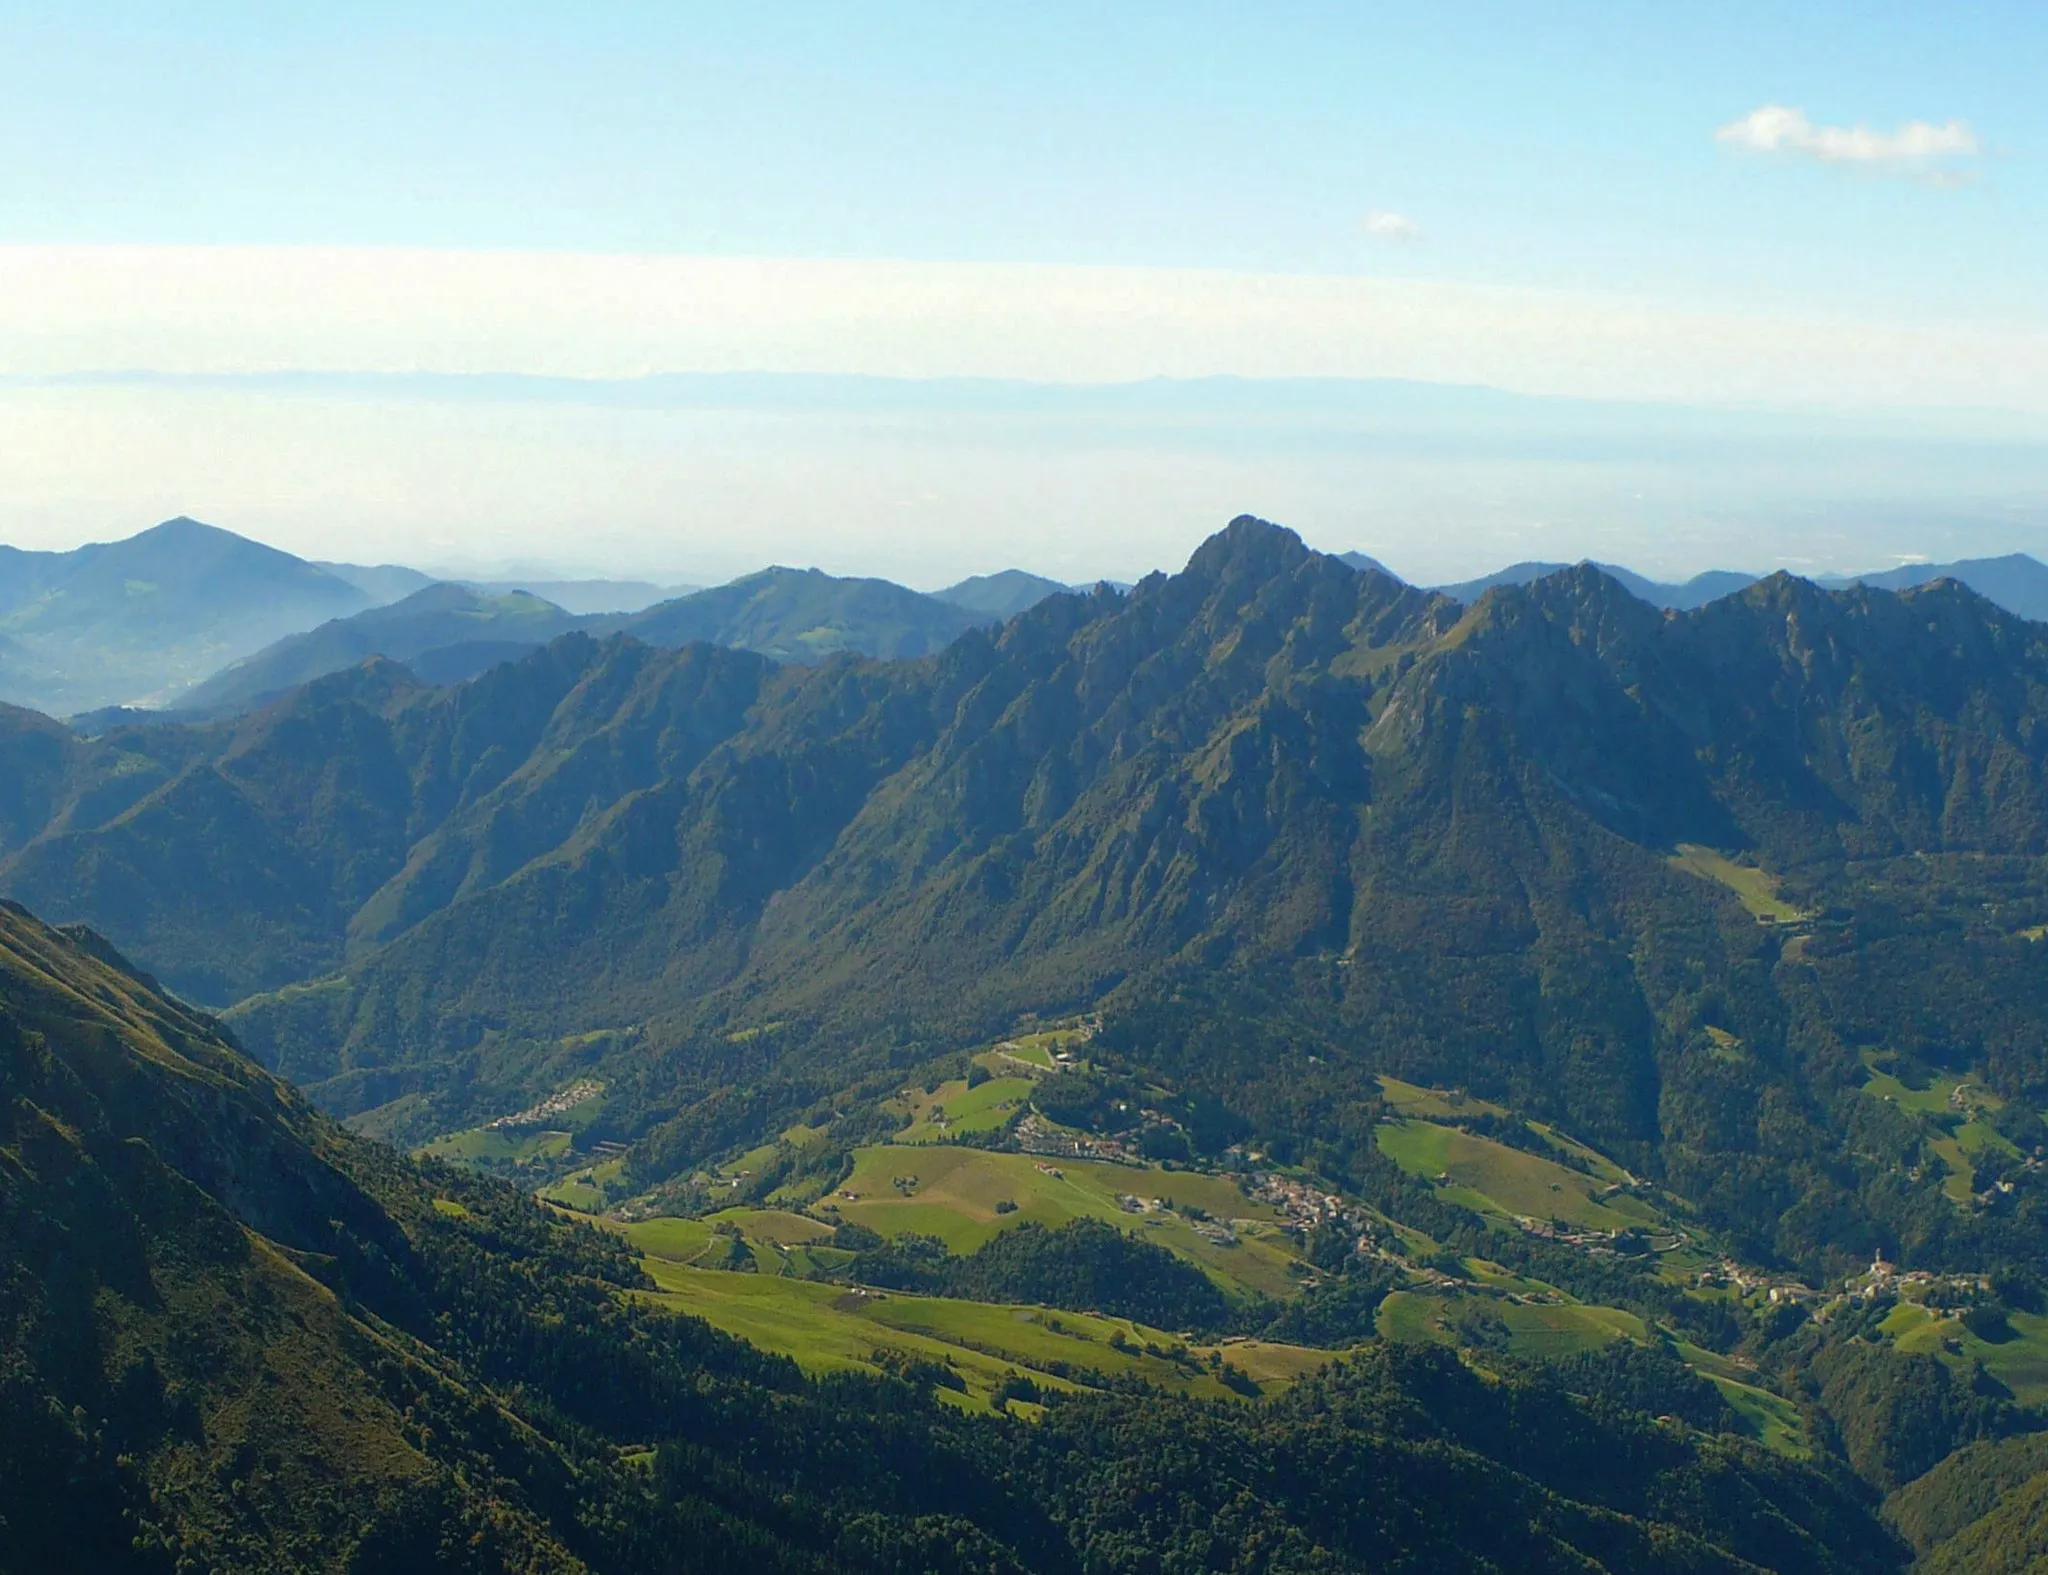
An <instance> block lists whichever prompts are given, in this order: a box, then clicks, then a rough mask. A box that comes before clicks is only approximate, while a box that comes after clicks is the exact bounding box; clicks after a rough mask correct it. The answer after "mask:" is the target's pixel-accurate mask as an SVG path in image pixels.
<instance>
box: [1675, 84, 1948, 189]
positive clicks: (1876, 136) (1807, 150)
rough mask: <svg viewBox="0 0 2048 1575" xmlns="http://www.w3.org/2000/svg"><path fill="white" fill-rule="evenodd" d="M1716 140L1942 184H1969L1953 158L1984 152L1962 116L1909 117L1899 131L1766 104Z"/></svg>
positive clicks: (1717, 134) (1749, 149) (1721, 132)
mask: <svg viewBox="0 0 2048 1575" xmlns="http://www.w3.org/2000/svg"><path fill="white" fill-rule="evenodd" d="M1714 140H1715V141H1716V142H1719V143H1722V144H1723V145H1725V146H1727V147H1732V148H1740V149H1741V150H1742V151H1743V152H1745V153H1766V154H1781V155H1785V156H1788V157H1793V158H1807V159H1813V160H1816V161H1817V162H1819V163H1822V164H1844V165H1851V166H1855V167H1857V168H1861V169H1867V170H1874V171H1876V172H1878V173H1880V174H1885V175H1905V176H1910V177H1913V178H1915V179H1918V180H1922V181H1925V182H1926V183H1928V184H1930V185H1936V186H1957V185H1962V184H1965V183H1966V182H1967V181H1968V180H1969V179H1970V178H1971V176H1970V173H1969V172H1966V171H1963V170H1959V169H1957V168H1956V167H1955V165H1954V164H1953V163H1952V162H1946V161H1953V160H1956V159H1973V158H1976V157H1978V156H1979V155H1980V154H1982V153H1983V151H1984V146H1983V143H1982V142H1980V141H1979V140H1978V137H1977V133H1976V132H1974V131H1972V130H1971V129H1970V128H1969V126H1967V125H1966V124H1964V123H1963V122H1962V121H1960V120H1949V121H1944V122H1943V123H1942V124H1940V125H1936V124H1935V123H1934V122H1932V121H1928V120H1909V121H1906V122H1905V123H1904V124H1902V125H1901V126H1900V127H1899V128H1898V129H1897V130H1896V131H1873V130H1871V129H1870V127H1868V126H1816V125H1815V124H1814V123H1813V122H1812V121H1811V120H1809V119H1807V117H1806V111H1805V110H1803V109H1790V108H1787V107H1786V106H1785V105H1783V104H1765V105H1763V106H1762V107H1761V108H1759V109H1753V110H1751V111H1750V112H1749V113H1748V114H1747V115H1744V116H1743V117H1742V118H1741V119H1740V120H1732V121H1730V122H1729V123H1728V124H1727V125H1725V126H1723V127H1721V129H1720V130H1718V131H1716V132H1715V133H1714Z"/></svg>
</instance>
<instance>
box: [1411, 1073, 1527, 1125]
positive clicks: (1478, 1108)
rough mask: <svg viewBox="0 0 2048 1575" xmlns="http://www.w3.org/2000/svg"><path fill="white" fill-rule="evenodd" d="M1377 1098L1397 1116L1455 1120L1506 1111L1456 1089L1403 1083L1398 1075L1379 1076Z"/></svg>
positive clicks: (1488, 1101) (1505, 1113)
mask: <svg viewBox="0 0 2048 1575" xmlns="http://www.w3.org/2000/svg"><path fill="white" fill-rule="evenodd" d="M1380 1097H1381V1098H1382V1099H1384V1100H1385V1101H1386V1102H1387V1108H1388V1109H1389V1110H1392V1111H1394V1112H1395V1113H1396V1114H1397V1115H1403V1116H1417V1117H1420V1118H1422V1119H1423V1120H1435V1121H1456V1120H1458V1119H1459V1118H1460V1117H1463V1116H1482V1115H1483V1116H1505V1115H1507V1114H1509V1111H1508V1108H1507V1107H1506V1106H1505V1105H1496V1104H1494V1103H1492V1102H1491V1101H1490V1100H1485V1099H1477V1098H1474V1097H1473V1096H1472V1095H1470V1094H1464V1093H1459V1092H1457V1091H1456V1090H1447V1089H1441V1088H1424V1087H1422V1086H1421V1085H1420V1084H1419V1083H1404V1082H1402V1081H1401V1080H1400V1079H1399V1078H1398V1077H1384V1076H1383V1077H1381V1078H1380Z"/></svg>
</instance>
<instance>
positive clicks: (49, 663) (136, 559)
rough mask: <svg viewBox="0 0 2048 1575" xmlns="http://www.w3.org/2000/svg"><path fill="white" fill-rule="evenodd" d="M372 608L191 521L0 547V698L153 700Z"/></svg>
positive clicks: (95, 702) (283, 559) (323, 579)
mask: <svg viewBox="0 0 2048 1575" xmlns="http://www.w3.org/2000/svg"><path fill="white" fill-rule="evenodd" d="M369 602H370V597H369V596H367V595H366V594H365V593H364V592H363V591H362V590H361V589H360V588H359V587H357V586H355V585H351V584H350V583H348V582H347V581H346V580H343V579H340V578H338V577H337V576H335V575H333V574H330V573H328V572H327V571H326V570H324V569H321V568H319V567H317V566H316V565H314V564H311V563H307V562H306V561H304V560H303V559H300V558H295V557H293V556H292V555H291V554H290V553H286V552H279V551H277V550H276V549H275V548H272V547H265V546H263V545H262V544H260V543H258V542H253V541H249V540H246V539H245V538H243V537H241V536H237V535H235V534H234V533H233V532H231V531H224V530H217V529H215V528H214V527H213V526H210V525H202V524H200V523H199V522H198V521H196V520H190V519H183V518H180V519H174V520H167V521H165V522H164V523H163V524H161V525H158V526H156V527H154V528H153V529H150V530H146V531H143V532H142V533H141V534H140V535H137V536H131V537H129V538H128V539H127V540H125V541H116V542H102V543H95V544H93V545H91V546H86V547H80V548H77V549H76V550H75V551H71V552H23V551H20V550H18V549H15V548H12V547H6V548H0V636H5V637H7V638H8V639H10V640H12V641H13V642H14V645H15V646H16V647H18V648H19V651H18V653H16V652H8V653H5V654H4V655H0V699H7V700H12V701H14V702H16V703H18V704H23V705H32V706H34V707H36V708H37V709H38V710H45V711H53V712H58V713H63V712H70V711H87V710H92V709H95V708H97V707H100V706H107V705H119V704H124V703H129V702H136V701H155V702H159V703H160V702H161V701H162V700H164V699H166V698H169V697H172V696H175V695H176V694H178V693H179V692H181V691H182V690H183V689H185V688H186V687H188V686H189V685H191V684H193V683H196V682H197V681H198V680H199V679H201V678H204V677H205V676H206V675H207V674H208V673H211V672H213V671H215V670H216V669H218V668H219V667H220V666H221V665H222V664H223V663H225V662H230V661H234V660H236V659H237V658H239V657H243V656H246V655H248V654H250V653H251V652H253V651H258V650H261V649H262V648H263V647H264V646H266V645H268V644H270V643H271V641H273V640H276V639H278V638H280V637H281V636H283V635H286V634H291V633H295V632H297V631H298V630H301V629H306V628H310V627H311V626H313V625H314V624H317V623H319V622H321V621H322V620H324V619H328V618H334V617H340V616H345V615H347V614H349V613H352V612H357V611H360V610H361V609H362V608H364V607H365V606H367V605H368V604H369Z"/></svg>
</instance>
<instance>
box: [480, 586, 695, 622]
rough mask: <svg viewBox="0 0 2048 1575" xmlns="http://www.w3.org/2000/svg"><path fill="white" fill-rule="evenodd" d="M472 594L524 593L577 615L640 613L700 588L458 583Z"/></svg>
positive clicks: (499, 594)
mask: <svg viewBox="0 0 2048 1575" xmlns="http://www.w3.org/2000/svg"><path fill="white" fill-rule="evenodd" d="M458 583H459V584H462V585H467V586H468V587H469V588H470V589H471V590H473V591H480V592H482V593H483V594H484V595H486V596H503V595H505V594H507V593H508V592H511V591H524V592H526V594H528V595H529V596H538V597H539V598H540V599H541V600H542V601H547V602H553V603H554V604H555V605H556V606H557V607H559V608H561V609H562V611H564V612H567V613H575V614H577V615H578V616H583V617H587V616H595V615H600V614H604V613H636V612H644V611H645V610H646V609H647V608H649V607H652V606H653V605H654V604H655V603H656V602H665V601H673V600H674V599H675V598H676V597H678V596H688V595H690V594H691V593H692V592H694V591H697V590H699V589H700V588H701V587H699V586H695V585H656V584H655V583H654V582H653V581H652V580H533V579H527V580H519V579H512V580H462V581H459V582H458Z"/></svg>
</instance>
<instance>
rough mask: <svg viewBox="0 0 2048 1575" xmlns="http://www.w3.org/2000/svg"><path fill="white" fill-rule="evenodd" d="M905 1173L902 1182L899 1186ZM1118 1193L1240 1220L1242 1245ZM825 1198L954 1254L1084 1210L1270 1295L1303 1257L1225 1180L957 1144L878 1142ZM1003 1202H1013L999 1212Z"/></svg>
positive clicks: (877, 1225) (1265, 1211)
mask: <svg viewBox="0 0 2048 1575" xmlns="http://www.w3.org/2000/svg"><path fill="white" fill-rule="evenodd" d="M911 1177H915V1178H916V1180H915V1183H914V1184H910V1178H911ZM899 1179H900V1180H902V1181H904V1182H905V1183H906V1184H905V1185H903V1186H900V1187H899V1186H898V1185H896V1183H897V1181H898V1180H899ZM844 1193H851V1194H853V1196H852V1197H851V1198H848V1197H845V1196H843V1195H841V1194H844ZM1120 1195H1129V1196H1132V1197H1137V1198H1146V1199H1153V1200H1158V1201H1162V1202H1167V1203H1171V1204H1173V1205H1174V1206H1175V1207H1176V1208H1184V1207H1188V1206H1192V1207H1195V1208H1199V1209H1201V1210H1203V1211H1205V1212H1206V1213H1208V1214H1209V1215H1210V1216H1212V1217H1213V1218H1215V1219H1219V1220H1236V1221H1242V1222H1245V1223H1243V1224H1241V1225H1239V1226H1238V1230H1237V1234H1238V1244H1237V1245H1236V1246H1234V1247H1231V1246H1223V1245H1219V1244H1218V1243H1216V1242H1212V1241H1210V1240H1208V1239H1207V1238H1206V1237H1204V1236H1202V1235H1201V1234H1200V1233H1199V1232H1197V1231H1196V1230H1195V1228H1194V1225H1193V1223H1192V1222H1190V1221H1189V1220H1188V1218H1187V1217H1186V1216H1185V1215H1183V1214H1179V1213H1168V1212H1164V1211H1155V1212H1150V1213H1145V1214H1132V1213H1129V1212H1127V1211H1126V1210H1124V1209H1123V1208H1122V1207H1121V1206H1120V1205H1119V1203H1118V1201H1117V1200H1118V1197H1119V1196H1120ZM826 1201H827V1202H828V1203H829V1204H830V1205H831V1206H832V1207H834V1208H836V1209H838V1211H839V1213H840V1215H841V1217H843V1218H845V1219H848V1220H852V1221H854V1222H856V1223H858V1224H861V1225H865V1226H867V1227H869V1228H870V1229H872V1230H876V1231H880V1232H881V1233H882V1234H883V1235H884V1236H901V1235H906V1234H912V1233H915V1234H920V1235H927V1236H937V1237H938V1238H939V1239H940V1240H942V1241H944V1242H945V1243H946V1245H947V1246H948V1247H949V1248H951V1249H952V1250H953V1251H954V1252H957V1253H970V1252H973V1251H974V1250H975V1249H976V1248H977V1247H979V1246H981V1244H982V1243H983V1242H985V1241H988V1240H989V1239H990V1238H991V1237H993V1236H995V1235H996V1234H997V1233H998V1232H1000V1231H1003V1230H1006V1229H1010V1228H1012V1227H1014V1226H1017V1225H1021V1224H1024V1223H1026V1222H1035V1223H1038V1224H1041V1225H1046V1226H1053V1227H1057V1226H1060V1225H1064V1224H1066V1223H1067V1222H1068V1221H1069V1220H1074V1219H1081V1218H1092V1219H1100V1220H1107V1221H1109V1222H1110V1223H1111V1224H1113V1225H1116V1226H1118V1227H1119V1228H1121V1229H1124V1230H1128V1231H1134V1232H1142V1233H1143V1235H1144V1237H1145V1239H1146V1240H1147V1241H1152V1242H1156V1243H1158V1244H1159V1245H1160V1246H1162V1247H1166V1248H1169V1249H1170V1250H1172V1251H1174V1252H1178V1253H1180V1254H1181V1255H1182V1256H1184V1257H1186V1258H1189V1259H1191V1260H1192V1261H1193V1262H1195V1263H1197V1264H1199V1265H1200V1266H1201V1267H1202V1268H1204V1269H1206V1270H1208V1271H1209V1272H1210V1274H1211V1275H1212V1276H1213V1277H1214V1278H1216V1279H1217V1280H1219V1282H1221V1283H1222V1284H1224V1285H1225V1286H1226V1287H1229V1286H1238V1287H1244V1288H1248V1289H1252V1290H1256V1291H1259V1292H1261V1293H1263V1294H1265V1295H1269V1296H1289V1295H1292V1294H1294V1292H1295V1291H1296V1289H1297V1285H1296V1282H1295V1279H1294V1276H1293V1274H1292V1272H1291V1270H1290V1265H1291V1264H1292V1263H1293V1262H1294V1261H1295V1259H1296V1254H1295V1251H1294V1247H1293V1243H1292V1242H1291V1241H1290V1240H1289V1239H1288V1238H1287V1237H1286V1235H1285V1233H1284V1231H1282V1229H1281V1228H1280V1224H1279V1217H1278V1216H1277V1215H1276V1214H1275V1213H1274V1212H1273V1211H1272V1209H1270V1208H1268V1207H1267V1206H1266V1205H1265V1204H1262V1203H1254V1202H1252V1201H1251V1200H1250V1199H1249V1198H1247V1197H1245V1196H1244V1195H1243V1194H1242V1193H1241V1192H1239V1191H1238V1190H1237V1187H1236V1186H1235V1185H1234V1184H1233V1183H1231V1182H1229V1181H1225V1180H1224V1179H1222V1178H1221V1177H1219V1176H1208V1175H1202V1174H1199V1173H1196V1172H1192V1171H1169V1170H1152V1169H1146V1168H1139V1167H1137V1166H1130V1165H1112V1164H1107V1163H1104V1162H1101V1161H1096V1160H1066V1159H1063V1160H1058V1161H1053V1160H1043V1159H1037V1158H1034V1157H1033V1156H1031V1155H1028V1154H998V1153H992V1152H988V1151H986V1150H982V1149H971V1148H954V1147H950V1146H924V1147H902V1146H896V1145H881V1146H877V1147H873V1148H864V1149H858V1150H856V1151H855V1154H854V1170H853V1174H852V1175H851V1176H850V1177H848V1178H847V1180H846V1181H845V1182H844V1183H842V1185H841V1188H840V1193H838V1194H835V1195H834V1196H833V1197H831V1198H829V1199H827V1200H826ZM998 1203H1013V1204H1015V1205H1016V1207H1015V1209H1014V1210H1010V1211H1006V1212H1003V1213H1000V1214H999V1213H998V1212H997V1211H996V1205H997V1204H998Z"/></svg>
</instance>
